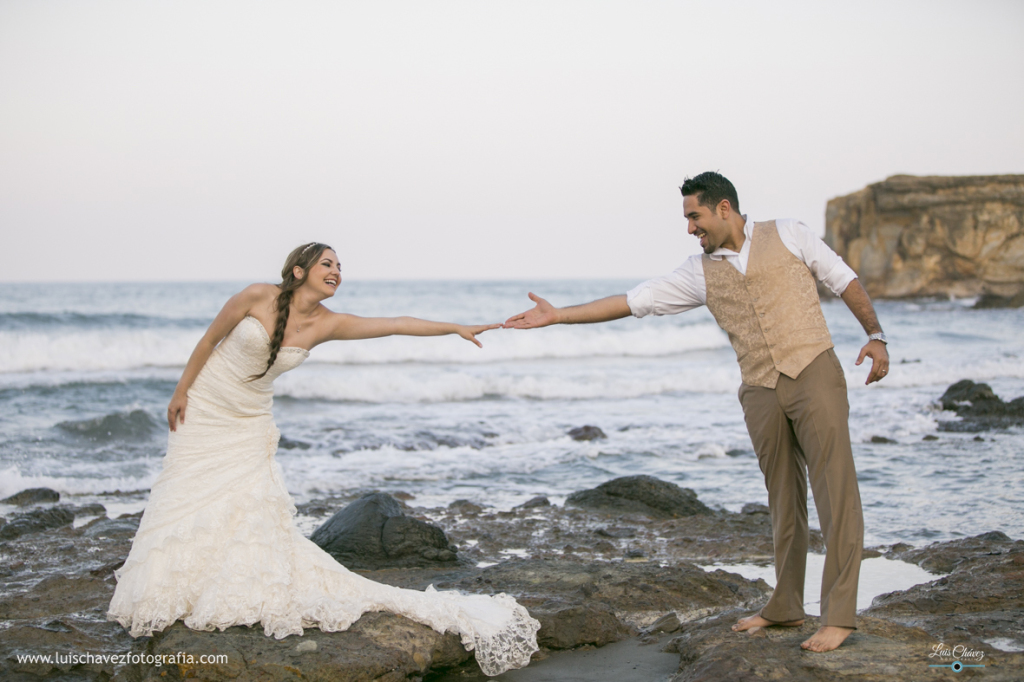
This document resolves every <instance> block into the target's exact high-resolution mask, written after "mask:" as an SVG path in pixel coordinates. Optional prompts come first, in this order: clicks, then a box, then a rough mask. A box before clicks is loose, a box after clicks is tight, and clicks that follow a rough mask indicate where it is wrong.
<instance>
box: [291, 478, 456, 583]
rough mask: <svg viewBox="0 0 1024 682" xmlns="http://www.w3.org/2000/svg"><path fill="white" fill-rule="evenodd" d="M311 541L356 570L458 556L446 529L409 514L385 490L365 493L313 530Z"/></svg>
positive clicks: (425, 563)
mask: <svg viewBox="0 0 1024 682" xmlns="http://www.w3.org/2000/svg"><path fill="white" fill-rule="evenodd" d="M310 540H312V541H313V542H315V543H316V544H317V545H319V546H320V547H322V548H323V549H324V551H326V552H327V553H329V554H330V555H331V556H333V557H334V558H335V559H337V560H338V561H339V562H340V563H341V564H342V565H344V566H346V567H347V568H352V569H371V570H373V569H379V568H410V567H417V566H436V565H438V564H442V565H443V564H451V563H452V562H455V561H456V559H457V556H456V554H455V549H454V548H453V547H451V546H450V545H449V544H448V539H447V538H446V537H445V535H444V531H442V530H441V529H440V528H438V527H437V526H435V525H434V524H432V523H427V522H425V521H420V520H419V519H414V518H412V517H409V516H406V515H405V512H404V510H403V509H402V505H401V503H399V502H398V500H396V499H395V498H393V497H391V496H390V495H388V494H386V493H371V494H369V495H364V496H363V497H361V498H360V499H358V500H356V501H355V502H353V503H352V504H350V505H348V506H347V507H345V508H344V509H342V510H341V511H339V512H338V513H336V514H335V515H334V516H332V517H331V518H330V519H328V520H327V521H326V522H325V523H324V524H323V525H322V526H320V527H319V528H317V529H316V531H314V532H313V535H312V536H310Z"/></svg>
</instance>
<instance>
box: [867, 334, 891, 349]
mask: <svg viewBox="0 0 1024 682" xmlns="http://www.w3.org/2000/svg"><path fill="white" fill-rule="evenodd" d="M868 341H881V342H882V343H884V344H885V345H887V346H888V345H889V342H888V341H886V340H885V332H876V333H874V334H868Z"/></svg>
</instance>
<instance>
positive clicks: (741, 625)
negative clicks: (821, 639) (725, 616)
mask: <svg viewBox="0 0 1024 682" xmlns="http://www.w3.org/2000/svg"><path fill="white" fill-rule="evenodd" d="M803 624H804V621H803V619H800V620H787V621H785V622H783V623H776V622H774V621H770V620H767V619H765V618H762V617H761V616H759V615H753V616H748V617H747V618H740V619H739V620H738V621H736V624H735V625H733V626H732V631H733V632H745V631H747V630H750V633H751V634H753V633H755V632H757V631H758V630H760V629H761V628H766V627H769V626H771V625H781V626H782V627H787V628H795V627H799V626H801V625H803ZM836 646H839V645H838V644H837V645H836Z"/></svg>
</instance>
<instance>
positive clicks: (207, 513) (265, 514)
mask: <svg viewBox="0 0 1024 682" xmlns="http://www.w3.org/2000/svg"><path fill="white" fill-rule="evenodd" d="M269 344H270V340H269V338H268V336H267V331H266V329H264V327H263V325H262V324H261V323H260V322H259V320H257V319H255V318H253V317H246V318H245V319H244V320H243V321H242V322H240V323H239V324H238V325H237V326H236V327H235V328H234V329H233V330H232V331H231V333H230V334H229V335H228V336H227V338H225V339H224V341H223V342H222V343H221V344H220V345H219V346H218V347H217V348H216V350H214V352H213V354H212V355H211V356H210V359H209V361H208V362H207V363H206V366H205V367H203V369H202V371H201V372H200V373H199V376H198V377H197V378H196V380H195V383H194V384H193V385H192V388H191V389H189V392H188V406H187V410H186V418H185V423H184V424H179V425H178V429H177V431H172V432H170V435H169V438H168V443H167V456H166V457H165V458H164V468H163V471H162V472H161V474H160V476H159V478H158V479H157V481H156V483H155V484H154V485H153V489H152V492H151V493H150V497H149V503H148V504H147V505H146V511H145V513H144V514H143V515H142V520H141V522H140V523H139V530H138V532H137V533H136V535H135V540H134V541H133V544H132V549H131V552H130V553H129V555H128V559H127V560H126V561H125V563H124V566H122V567H121V568H120V569H119V570H118V571H117V572H116V576H117V589H116V590H115V592H114V598H113V599H112V600H111V602H110V608H109V610H108V613H107V618H108V620H117V621H118V622H120V623H121V625H123V626H124V627H125V628H127V629H128V630H129V631H130V633H131V634H132V636H134V637H137V636H140V635H151V634H152V633H153V632H154V631H157V630H163V629H164V628H166V627H167V626H168V625H170V624H172V623H174V622H175V621H176V620H179V619H181V620H183V621H184V622H185V625H187V626H188V627H190V628H193V629H196V630H213V629H214V628H219V629H221V630H223V629H224V628H227V627H230V626H232V625H252V624H254V623H262V624H263V629H264V632H265V633H266V634H267V635H273V636H274V637H276V638H278V639H281V638H283V637H287V636H288V635H301V634H302V629H303V628H304V627H319V628H320V629H321V630H324V631H337V630H345V629H347V628H348V627H349V626H350V625H352V623H354V622H355V621H357V620H358V619H359V617H360V616H361V615H362V614H364V613H366V612H368V611H388V612H391V613H395V614H399V615H402V616H405V617H407V618H410V619H412V620H414V621H416V622H418V623H423V624H424V625H428V626H430V627H431V628H433V629H434V630H436V631H438V632H456V633H458V634H459V636H460V637H461V639H462V644H463V645H464V646H465V647H466V649H468V650H472V651H474V652H475V654H476V658H477V661H478V662H479V664H480V668H481V669H482V670H483V671H484V672H485V673H486V674H488V675H497V674H500V673H502V672H504V671H505V670H508V669H509V668H521V667H523V666H525V665H526V664H527V663H529V662H530V656H531V654H533V652H534V651H536V650H537V630H538V629H539V627H540V624H539V623H538V622H537V621H536V620H534V619H533V618H531V617H530V615H529V613H528V612H527V611H526V609H525V608H524V607H522V606H520V605H519V604H518V603H516V601H515V600H514V599H513V598H511V597H509V596H507V595H504V594H499V595H497V596H493V597H492V596H485V595H463V594H460V593H457V592H438V591H435V590H434V589H433V587H430V588H428V589H427V591H426V592H419V591H417V590H405V589H400V588H397V587H392V586H389V585H382V584H380V583H376V582H373V581H372V580H368V579H366V578H364V577H362V576H360V575H357V574H355V573H352V572H351V571H349V570H348V569H346V568H345V567H344V566H342V565H341V564H339V563H338V562H337V561H335V560H334V559H333V558H332V557H331V556H330V555H329V554H327V553H326V552H324V551H323V550H322V549H320V547H318V546H317V545H315V544H313V543H312V542H311V541H309V540H308V539H306V538H305V537H304V536H303V535H302V533H301V532H299V530H298V528H297V527H296V525H295V523H294V521H293V518H292V517H293V516H294V515H295V506H294V504H292V500H291V497H290V496H289V495H288V491H287V490H286V488H285V484H284V480H283V478H282V476H281V469H280V466H279V465H278V464H277V461H276V460H275V458H274V454H275V452H276V450H277V442H278V439H279V437H280V432H279V431H278V430H277V427H276V426H274V420H273V416H272V414H271V406H272V404H273V381H274V378H275V377H277V376H279V375H280V374H282V373H283V372H286V371H288V370H290V369H294V368H295V367H298V366H299V365H300V364H302V362H303V360H305V359H306V358H307V357H308V356H309V351H307V350H305V349H302V348H287V347H286V348H281V350H280V352H279V353H278V356H277V361H276V362H275V363H274V366H273V367H271V368H270V371H269V372H268V373H267V374H266V376H264V377H263V378H261V379H258V380H256V381H252V382H246V381H245V380H246V378H248V377H250V376H252V375H254V374H259V373H260V372H261V371H263V368H264V367H266V362H267V357H268V354H269Z"/></svg>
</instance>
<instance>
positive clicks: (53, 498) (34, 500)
mask: <svg viewBox="0 0 1024 682" xmlns="http://www.w3.org/2000/svg"><path fill="white" fill-rule="evenodd" d="M59 501H60V493H59V492H57V491H56V490H51V489H50V488H28V489H27V490H22V491H21V492H20V493H15V494H13V495H11V496H10V497H5V498H4V499H2V500H0V503H3V504H13V505H15V506H17V507H27V506H28V505H30V504H39V503H43V502H46V503H49V502H59Z"/></svg>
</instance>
